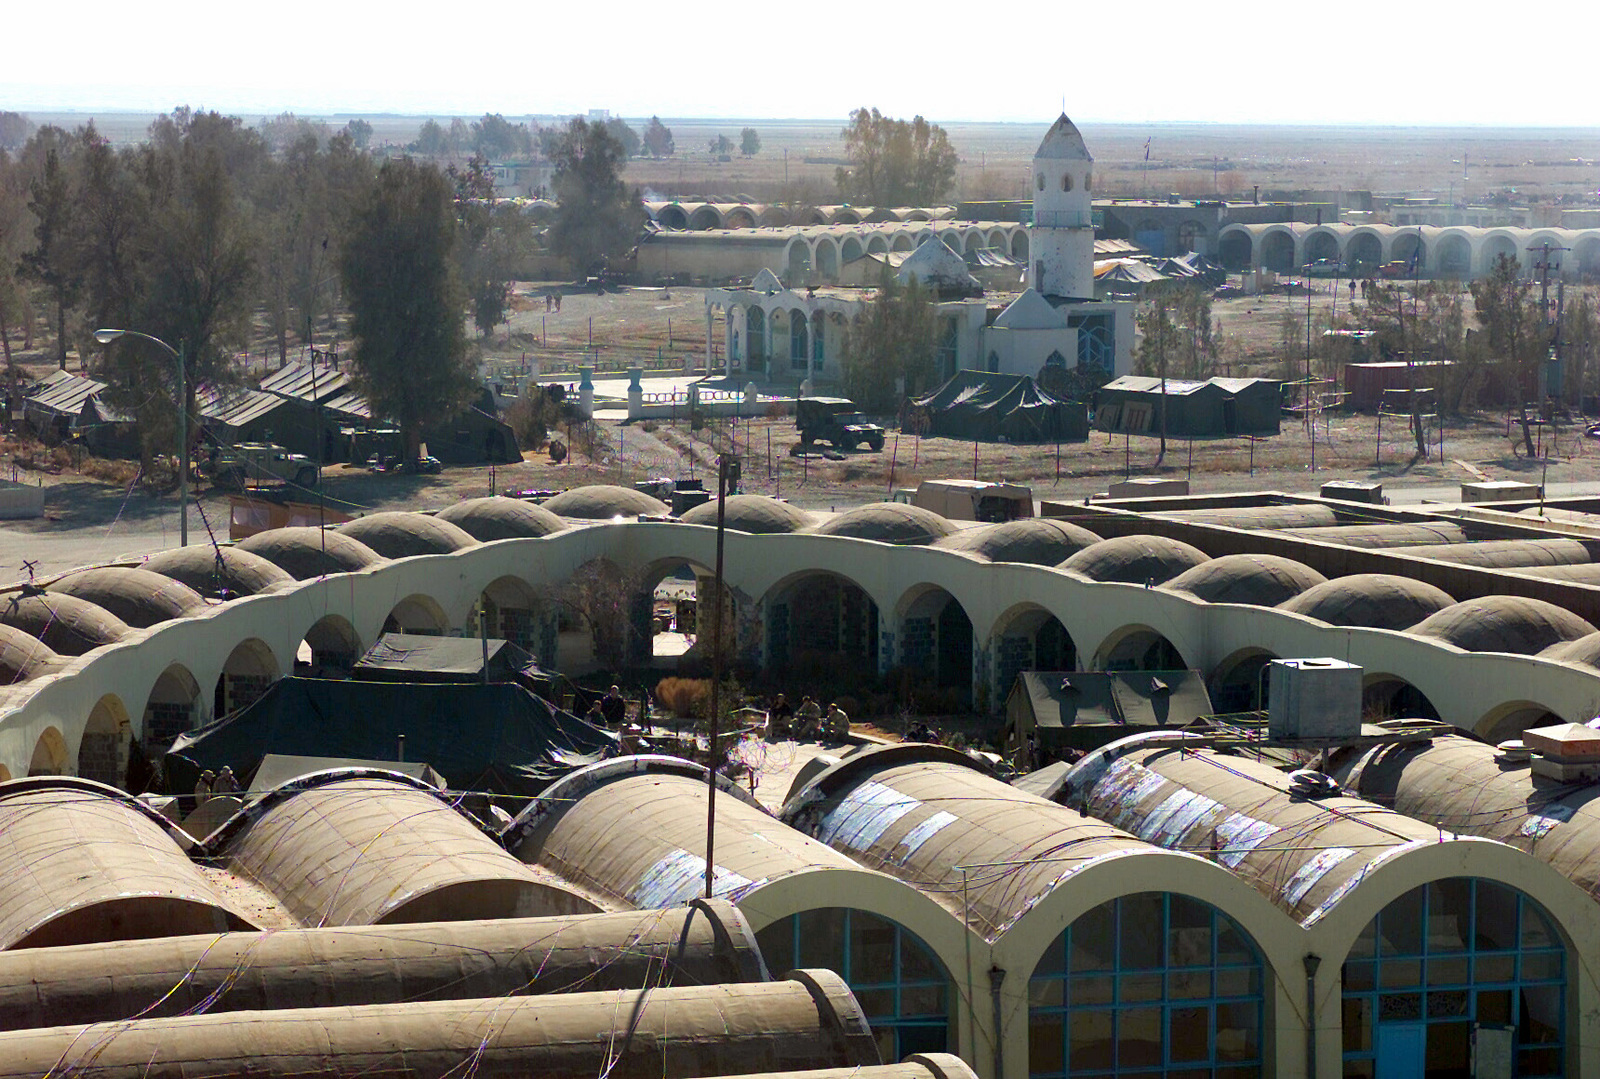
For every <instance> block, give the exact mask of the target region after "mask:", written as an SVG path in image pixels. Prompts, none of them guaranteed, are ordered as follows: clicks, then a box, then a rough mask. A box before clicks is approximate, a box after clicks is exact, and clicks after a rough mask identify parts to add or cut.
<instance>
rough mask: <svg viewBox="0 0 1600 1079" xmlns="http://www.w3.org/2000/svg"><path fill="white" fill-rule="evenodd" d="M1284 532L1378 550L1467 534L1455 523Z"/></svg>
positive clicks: (1461, 537)
mask: <svg viewBox="0 0 1600 1079" xmlns="http://www.w3.org/2000/svg"><path fill="white" fill-rule="evenodd" d="M1279 531H1282V532H1283V533H1284V534H1285V535H1289V536H1298V537H1300V538H1301V539H1308V540H1317V541H1318V542H1321V543H1338V544H1341V545H1343V546H1345V547H1360V548H1362V549H1364V550H1378V549H1385V548H1390V547H1431V546H1435V545H1437V544H1441V543H1467V542H1470V540H1471V537H1470V536H1468V535H1467V532H1466V529H1464V528H1462V527H1461V526H1460V525H1458V524H1450V523H1448V522H1443V521H1441V522H1439V523H1437V524H1417V523H1412V524H1387V525H1335V526H1333V527H1331V528H1285V529H1280V530H1279Z"/></svg>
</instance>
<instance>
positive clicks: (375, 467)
mask: <svg viewBox="0 0 1600 1079" xmlns="http://www.w3.org/2000/svg"><path fill="white" fill-rule="evenodd" d="M443 468H444V465H442V464H440V463H439V458H437V457H433V456H431V455H429V454H423V455H422V456H421V457H417V458H414V459H412V460H410V461H406V460H402V459H401V457H400V456H399V454H377V453H375V454H373V455H372V456H371V457H368V458H367V471H368V472H399V473H401V474H408V475H419V476H420V475H429V476H431V475H433V474H434V473H436V472H438V471H440V470H441V469H443Z"/></svg>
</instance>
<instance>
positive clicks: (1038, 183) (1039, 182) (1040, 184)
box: [1034, 172, 1044, 191]
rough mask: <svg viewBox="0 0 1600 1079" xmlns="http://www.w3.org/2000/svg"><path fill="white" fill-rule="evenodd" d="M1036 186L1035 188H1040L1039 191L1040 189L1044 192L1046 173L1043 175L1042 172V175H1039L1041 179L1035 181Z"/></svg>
mask: <svg viewBox="0 0 1600 1079" xmlns="http://www.w3.org/2000/svg"><path fill="white" fill-rule="evenodd" d="M1034 185H1035V186H1036V187H1037V188H1038V189H1039V190H1040V191H1043V190H1044V173H1042V172H1041V173H1040V174H1039V177H1038V179H1037V180H1035V181H1034Z"/></svg>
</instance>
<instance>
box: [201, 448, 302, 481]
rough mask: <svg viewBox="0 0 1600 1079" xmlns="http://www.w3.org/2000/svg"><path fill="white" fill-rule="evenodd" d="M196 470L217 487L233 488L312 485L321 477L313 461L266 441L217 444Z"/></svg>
mask: <svg viewBox="0 0 1600 1079" xmlns="http://www.w3.org/2000/svg"><path fill="white" fill-rule="evenodd" d="M200 471H201V474H202V475H206V476H210V477H211V479H212V482H214V483H215V484H216V485H217V486H218V487H232V488H234V489H235V490H243V489H244V488H245V487H250V486H256V485H261V484H276V483H292V484H294V485H295V486H296V487H315V486H316V485H317V482H318V481H319V480H320V479H321V478H322V471H321V469H319V468H318V467H317V463H316V462H315V461H313V460H311V459H310V458H309V457H307V456H305V455H304V454H301V453H290V452H289V451H288V450H286V449H284V448H283V447H282V446H277V445H273V444H272V443H270V442H240V443H238V444H237V445H234V446H225V447H219V448H218V449H215V450H213V451H212V453H211V456H210V458H209V459H207V460H206V461H205V463H203V464H202V465H201V466H200Z"/></svg>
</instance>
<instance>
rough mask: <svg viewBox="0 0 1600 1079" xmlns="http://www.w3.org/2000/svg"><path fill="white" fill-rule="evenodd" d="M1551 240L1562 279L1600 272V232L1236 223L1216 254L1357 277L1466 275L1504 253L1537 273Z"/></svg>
mask: <svg viewBox="0 0 1600 1079" xmlns="http://www.w3.org/2000/svg"><path fill="white" fill-rule="evenodd" d="M1545 244H1549V245H1550V246H1551V249H1552V252H1553V253H1554V254H1553V258H1552V261H1554V262H1559V264H1560V267H1561V269H1560V273H1561V275H1562V276H1564V277H1567V278H1568V279H1589V278H1594V277H1597V276H1600V229H1588V230H1576V229H1509V228H1506V229H1474V228H1439V227H1432V226H1423V227H1420V228H1400V227H1397V226H1393V225H1360V226H1350V225H1303V224H1289V223H1280V224H1273V225H1239V224H1235V225H1229V226H1227V227H1226V228H1224V229H1223V230H1222V232H1221V234H1220V236H1219V238H1218V244H1217V255H1218V261H1220V262H1221V263H1222V264H1223V265H1224V266H1225V267H1227V268H1228V269H1229V270H1233V271H1242V270H1249V269H1253V268H1255V267H1260V268H1262V269H1267V270H1272V271H1274V272H1278V273H1292V272H1294V271H1295V270H1297V269H1298V268H1299V267H1301V266H1304V265H1307V264H1310V263H1315V262H1324V263H1325V262H1328V261H1335V262H1338V263H1339V264H1340V265H1341V267H1342V268H1343V269H1344V271H1345V272H1346V273H1348V274H1350V275H1351V276H1357V275H1365V274H1371V273H1373V272H1375V271H1376V269H1377V267H1379V266H1382V265H1384V264H1386V263H1390V262H1405V263H1407V264H1410V263H1412V262H1413V260H1414V261H1415V266H1416V273H1417V276H1419V277H1447V278H1463V279H1465V278H1472V277H1481V276H1483V275H1485V274H1487V273H1489V272H1490V271H1491V270H1493V269H1494V265H1495V263H1496V262H1497V261H1498V260H1499V259H1500V258H1501V257H1508V258H1513V259H1516V260H1517V261H1518V262H1520V263H1521V264H1522V267H1523V273H1524V274H1525V275H1531V274H1532V273H1533V272H1534V270H1533V264H1534V262H1535V261H1537V260H1538V259H1539V258H1541V257H1542V249H1543V245H1545ZM1534 249H1538V251H1535V250H1534ZM1562 249H1565V250H1564V251H1563V250H1562Z"/></svg>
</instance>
